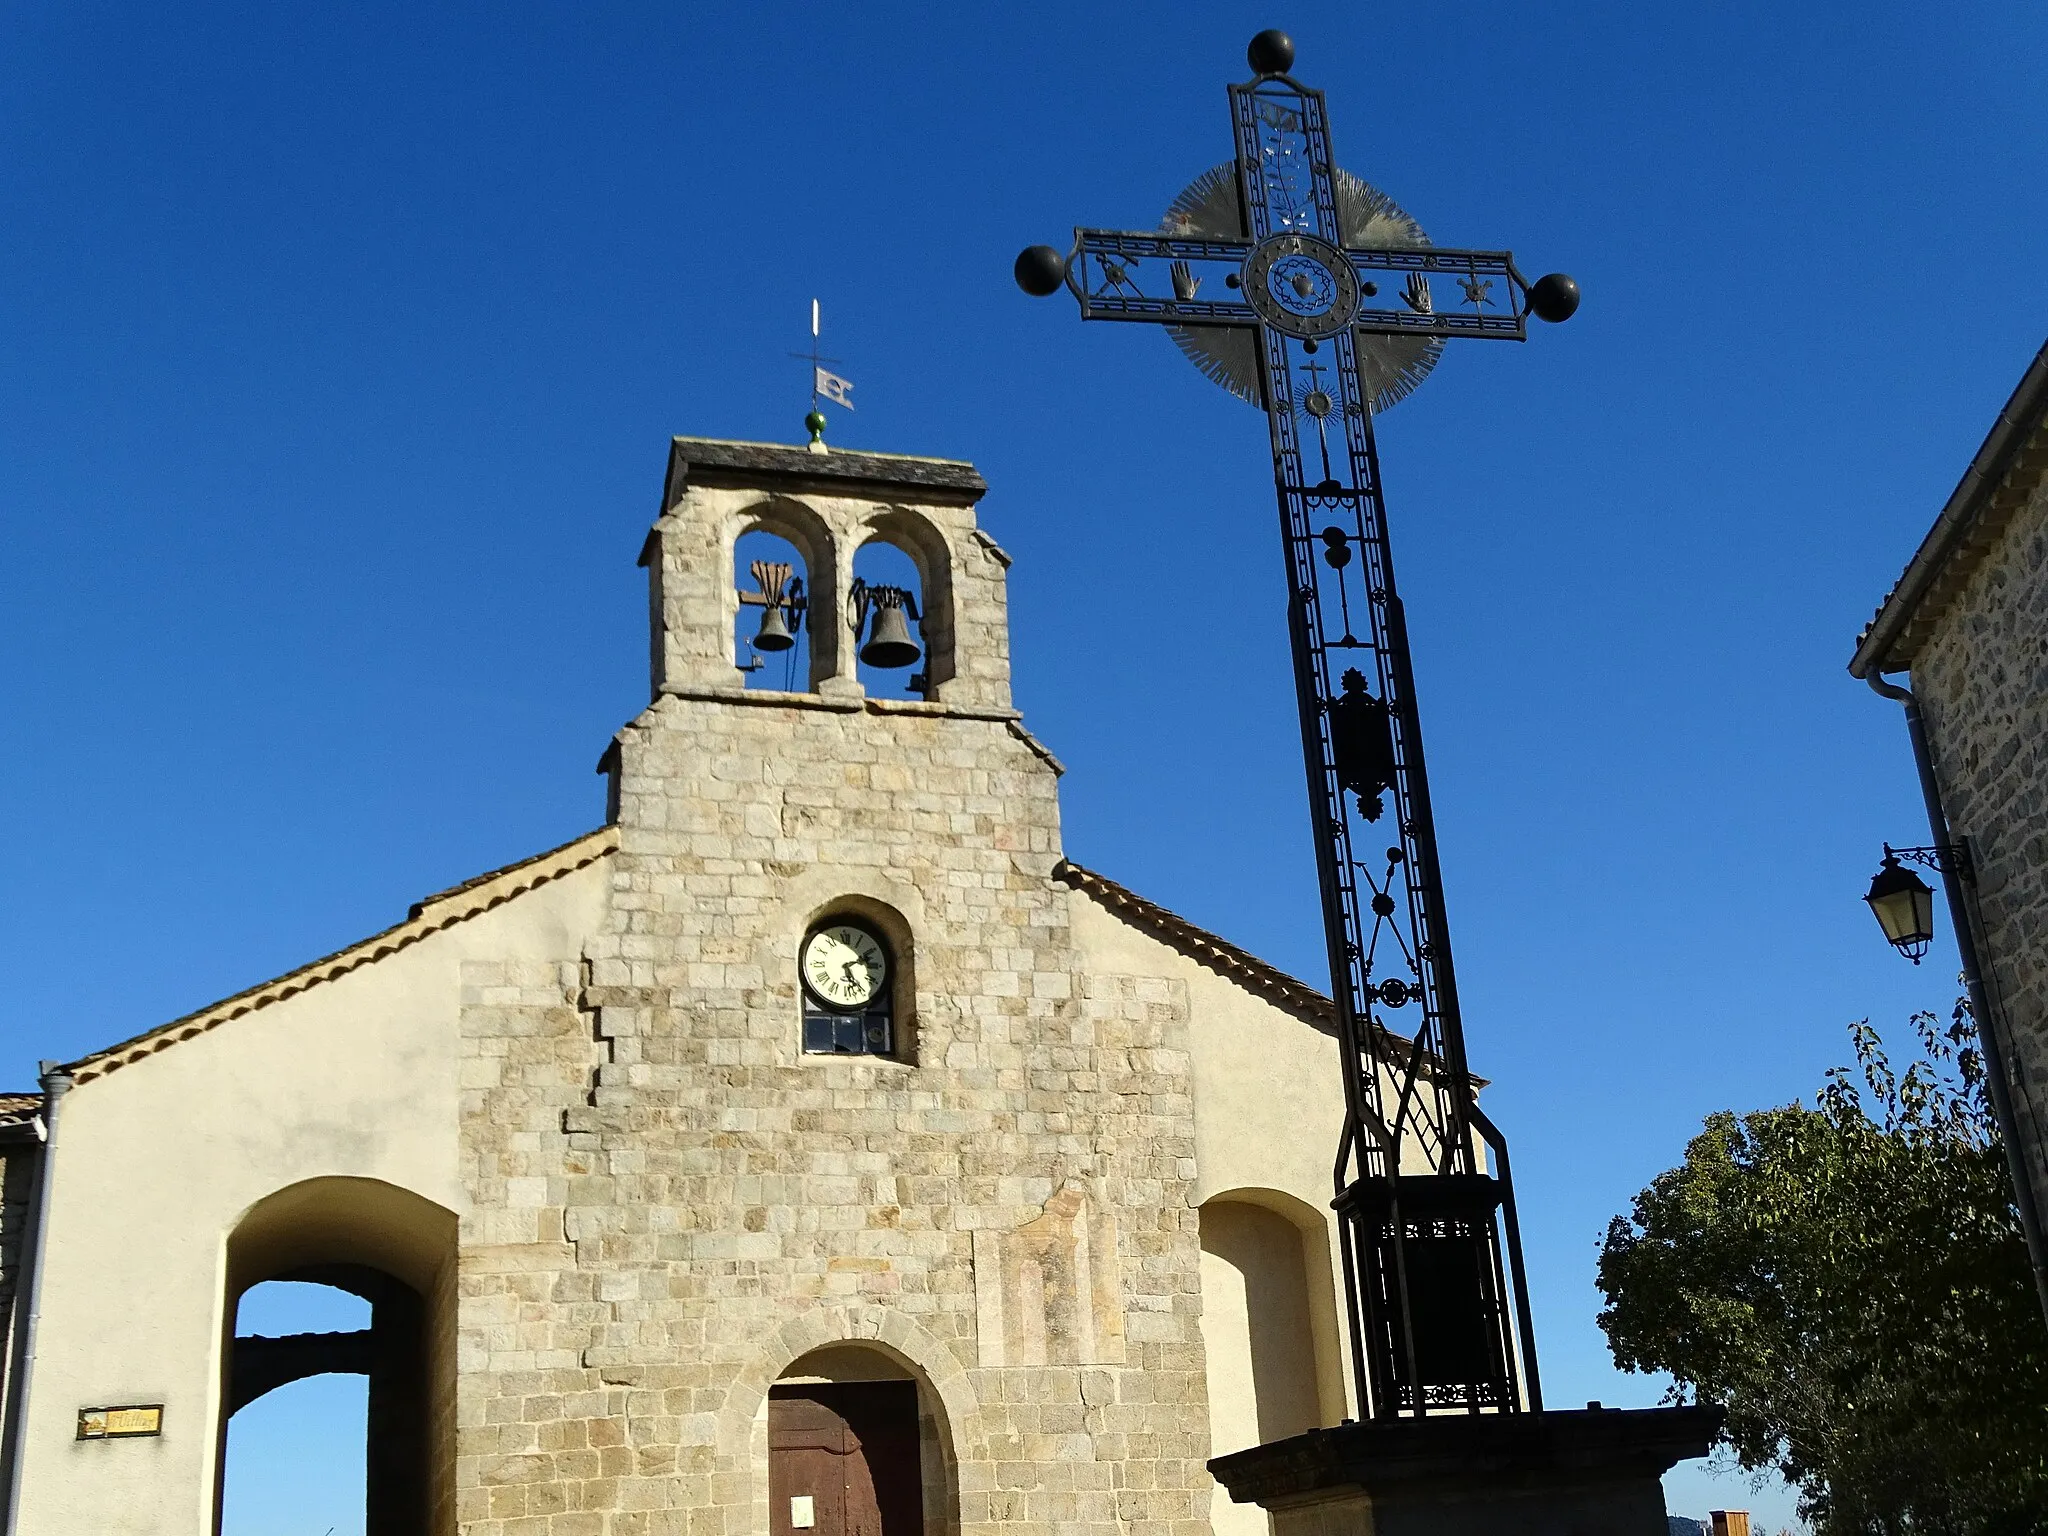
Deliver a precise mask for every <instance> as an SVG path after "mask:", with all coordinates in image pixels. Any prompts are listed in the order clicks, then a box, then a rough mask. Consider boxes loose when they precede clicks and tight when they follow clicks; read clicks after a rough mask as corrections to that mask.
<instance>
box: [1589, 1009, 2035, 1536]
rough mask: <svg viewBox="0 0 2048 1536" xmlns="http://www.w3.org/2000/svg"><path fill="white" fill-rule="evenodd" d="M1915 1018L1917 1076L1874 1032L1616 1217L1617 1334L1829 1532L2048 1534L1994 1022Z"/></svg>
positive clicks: (1689, 1158)
mask: <svg viewBox="0 0 2048 1536" xmlns="http://www.w3.org/2000/svg"><path fill="white" fill-rule="evenodd" d="M1913 1023H1914V1026H1915V1028H1916V1031H1917V1032H1918V1034H1919V1036H1920V1043H1921V1046H1922V1048H1923V1049H1922V1059H1920V1060H1918V1061H1915V1062H1913V1063H1912V1065H1911V1066H1909V1067H1908V1068H1907V1070H1906V1072H1905V1074H1904V1075H1903V1076H1899V1075H1897V1074H1895V1073H1894V1072H1893V1070H1892V1067H1891V1065H1890V1063H1889V1062H1888V1061H1887V1059H1886V1056H1885V1052H1884V1048H1883V1045H1882V1042H1880V1040H1879V1039H1878V1037H1877V1034H1876V1032H1875V1031H1873V1030H1872V1029H1871V1028H1870V1026H1869V1024H1868V1022H1867V1021H1866V1022H1864V1023H1861V1024H1858V1025H1856V1026H1854V1027H1853V1028H1852V1029H1851V1031H1850V1034H1851V1037H1852V1039H1853V1040H1854V1043H1855V1051H1856V1058H1857V1067H1856V1068H1855V1069H1850V1068H1842V1067H1838V1068H1836V1069H1835V1070H1833V1071H1831V1072H1830V1073H1829V1074H1828V1084H1827V1086H1826V1087H1825V1088H1824V1089H1823V1090H1822V1091H1821V1093H1820V1094H1819V1095H1818V1097H1817V1098H1816V1100H1815V1102H1814V1104H1813V1105H1812V1106H1811V1107H1808V1106H1805V1105H1801V1104H1791V1105H1786V1106H1784V1107H1782V1108H1778V1109H1766V1110H1759V1111H1757V1112H1756V1113H1754V1114H1748V1115H1741V1116H1738V1115H1735V1114H1732V1113H1727V1112H1723V1113H1719V1114H1715V1115H1710V1116H1709V1117H1708V1118H1707V1121H1706V1124H1705V1126H1704V1127H1703V1128H1702V1129H1701V1131H1700V1133H1699V1134H1698V1135H1697V1136H1695V1137H1694V1138H1693V1140H1692V1142H1691V1144H1690V1145H1689V1146H1687V1148H1686V1151H1685V1162H1684V1163H1683V1164H1682V1165H1681V1166H1680V1167H1677V1168H1674V1169H1672V1170H1671V1171H1670V1172H1668V1173H1664V1174H1660V1175H1659V1176H1658V1177H1657V1178H1656V1179H1655V1180H1654V1181H1653V1182H1652V1183H1651V1185H1650V1187H1649V1188H1648V1189H1645V1190H1644V1191H1643V1192H1642V1193H1641V1194H1639V1195H1637V1196H1636V1198H1635V1203H1634V1208H1633V1211H1632V1213H1631V1215H1630V1216H1628V1217H1616V1218H1615V1219H1614V1221H1613V1222H1612V1223H1610V1224H1609V1226H1608V1229H1607V1237H1606V1241H1605V1242H1604V1243H1603V1244H1602V1245H1601V1250H1600V1269H1599V1285H1600V1289H1601V1291H1602V1293H1603V1294H1604V1295H1605V1297H1606V1302H1607V1304H1606V1307H1605V1308H1604V1309H1603V1310H1602V1312H1601V1314H1600V1326H1601V1327H1602V1328H1603V1329H1604V1330H1605V1331H1606V1333H1607V1339H1608V1343H1609V1345H1610V1347H1611V1348H1612V1349H1613V1351H1614V1359H1615V1363H1616V1364H1617V1365H1619V1366H1621V1367H1622V1368H1623V1369H1624V1370H1632V1371H1665V1372H1668V1373H1669V1374H1670V1375H1671V1376H1672V1377H1673V1378H1674V1380H1675V1381H1676V1383H1677V1385H1676V1386H1675V1387H1674V1388H1673V1389H1672V1391H1671V1392H1670V1393H1669V1394H1668V1396H1669V1397H1670V1398H1671V1399H1672V1400H1673V1401H1685V1400H1688V1399H1693V1400H1697V1401H1700V1402H1706V1403H1716V1404H1719V1405H1720V1406H1721V1407H1722V1408H1724V1409H1725V1410H1726V1412H1727V1415H1728V1418H1727V1426H1726V1430H1725V1434H1726V1438H1727V1441H1728V1443H1729V1446H1730V1448H1731V1449H1732V1450H1733V1452H1734V1454H1735V1457H1736V1459H1737V1460H1738V1461H1739V1462H1740V1463H1741V1464H1742V1465H1743V1466H1744V1467H1746V1468H1748V1469H1750V1470H1752V1471H1754V1470H1759V1469H1762V1468H1765V1467H1775V1468H1776V1469H1777V1470H1778V1471H1780V1472H1781V1473H1782V1474H1783V1475H1784V1476H1785V1478H1786V1479H1787V1480H1788V1481H1790V1482H1791V1483H1793V1484H1794V1485H1795V1486H1796V1487H1797V1488H1798V1489H1799V1490H1800V1512H1801V1513H1802V1515H1804V1516H1805V1518H1806V1519H1807V1520H1809V1521H1811V1522H1812V1523H1813V1524H1814V1526H1815V1527H1816V1528H1817V1529H1818V1530H1820V1531H1822V1532H1825V1533H1827V1536H1848V1533H1851V1532H1855V1533H1864V1532H1870V1533H1881V1536H1951V1533H1953V1536H2017V1533H2048V1327H2044V1325H2043V1323H2042V1318H2041V1314H2040V1312H2039V1310H2038V1308H2037V1306H2036V1303H2035V1297H2034V1287H2033V1283H2032V1279H2031V1276H2030V1273H2029V1270H2028V1268H2027V1258H2026V1247H2025V1243H2024V1241H2023V1239H2022V1237H2021V1235H2020V1227H2019V1218H2018V1215H2017V1213H2016V1212H2015V1210H2014V1209H2013V1206H2012V1196H2011V1186H2010V1184H2009V1183H2008V1181H2007V1174H2006V1164H2005V1154H2004V1151H2003V1149H2002V1147H2001V1146H2000V1144H1999V1140H1998V1135H1997V1129H1996V1126H1995V1123H1994V1122H1993V1120H1992V1118H1991V1114H1990V1112H1989V1110H1988V1108H1987V1107H1986V1104H1985V1098H1984V1092H1983V1067H1982V1062H1981V1060H1980V1059H1979V1057H1978V1055H1977V1053H1976V1051H1975V1050H1974V1049H1973V1048H1972V1046H1971V1045H1970V1043H1969V1042H1971V1041H1972V1040H1973V1039H1974V1038H1975V1031H1974V1027H1973V1025H1972V1023H1971V1020H1970V1016H1969V1013H1968V1009H1967V1006H1966V1005H1965V1004H1961V1003H1959V1004H1958V1005H1957V1007H1956V1011H1955V1014H1954V1016H1953V1017H1952V1018H1951V1019H1950V1020H1949V1021H1948V1022H1947V1023H1946V1024H1943V1023H1941V1022H1939V1021H1938V1020H1937V1019H1936V1018H1935V1016H1934V1015H1933V1014H1921V1015H1918V1016H1916V1017H1915V1019H1914V1021H1913ZM1859 1079H1860V1082H1859ZM1873 1111H1874V1112H1875V1114H1874V1117H1873Z"/></svg>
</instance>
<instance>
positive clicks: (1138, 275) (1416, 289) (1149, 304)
mask: <svg viewBox="0 0 2048 1536" xmlns="http://www.w3.org/2000/svg"><path fill="white" fill-rule="evenodd" d="M1252 250H1253V243H1252V242H1251V241H1249V240H1218V239H1211V238H1199V237H1188V236H1181V235H1174V234H1171V233H1166V232H1139V231H1133V230H1114V229H1078V230H1076V231H1075V232H1074V248H1073V252H1072V254H1071V255H1070V256H1068V257H1067V259H1066V266H1065V281H1066V285H1067V287H1068V289H1069V290H1070V291H1071V292H1072V293H1073V295H1074V297H1075V298H1077V299H1079V300H1080V302H1081V317H1082V318H1083V319H1084V320H1126V321H1150V322H1153V323H1157V324H1165V325H1187V326H1243V327H1246V328H1250V327H1254V326H1256V325H1257V324H1258V323H1259V316H1258V314H1257V313H1256V312H1255V311H1254V310H1253V308H1252V307H1251V305H1249V304H1247V303H1246V302H1245V300H1244V298H1243V295H1242V293H1241V291H1240V289H1239V288H1238V287H1237V284H1238V282H1239V281H1240V280H1241V274H1242V272H1243V269H1244V265H1245V262H1246V260H1247V258H1249V257H1250V255H1251V253H1252ZM1344 254H1345V255H1346V256H1347V257H1348V258H1350V262H1351V266H1352V269H1353V270H1354V271H1355V272H1356V273H1357V274H1358V280H1359V291H1360V294H1361V296H1362V302H1361V303H1360V306H1359V310H1358V317H1357V320H1356V321H1355V322H1354V324H1353V326H1352V329H1354V330H1357V331H1362V332H1365V333H1367V334H1370V335H1380V336H1438V337H1452V336H1457V337H1474V338H1479V339H1485V340H1495V341H1522V340H1525V339H1526V338H1527V335H1528V326H1527V320H1528V315H1529V282H1528V279H1526V278H1524V277H1523V276H1522V274H1521V273H1520V272H1519V271H1517V270H1516V269H1515V259H1514V257H1513V256H1512V255H1511V254H1510V253H1508V252H1507V251H1476V250H1462V249H1455V248H1450V247H1445V246H1427V245H1422V246H1418V245H1403V246H1353V247H1347V248H1346V249H1345V252H1344ZM1431 278H1438V279H1446V280H1448V281H1447V282H1442V281H1440V282H1438V283H1437V284H1435V285H1431V283H1430V279H1431ZM1057 282H1058V279H1057V278H1055V279H1054V283H1055V285H1056V284H1057ZM1439 290H1441V291H1439ZM1383 291H1384V299H1383V301H1382V302H1374V301H1375V299H1380V298H1381V296H1382V293H1383ZM1439 306H1441V307H1439Z"/></svg>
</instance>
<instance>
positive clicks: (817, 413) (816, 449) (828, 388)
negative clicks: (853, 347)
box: [789, 299, 853, 453]
mask: <svg viewBox="0 0 2048 1536" xmlns="http://www.w3.org/2000/svg"><path fill="white" fill-rule="evenodd" d="M789 355H790V356H791V357H797V358H805V359H808V360H809V362H810V365H811V408H810V411H809V412H808V413H807V414H806V415H805V417H804V427H805V429H806V430H807V431H808V432H809V433H810V434H811V440H810V442H809V443H807V444H806V445H805V446H806V447H808V448H809V449H810V450H811V451H812V452H813V453H823V452H825V413H824V412H823V411H821V410H819V409H818V405H819V402H821V401H824V400H830V401H831V402H832V403H833V404H834V405H843V406H845V407H846V408H847V409H848V410H849V411H850V410H852V409H853V399H852V394H853V380H851V379H842V378H841V377H840V376H839V375H838V374H836V373H832V372H829V371H827V369H826V368H825V364H827V363H836V362H838V361H839V359H838V358H836V357H825V356H823V355H821V354H820V353H819V351H818V301H817V300H816V299H813V300H811V350H810V351H808V352H792V353H790V354H789Z"/></svg>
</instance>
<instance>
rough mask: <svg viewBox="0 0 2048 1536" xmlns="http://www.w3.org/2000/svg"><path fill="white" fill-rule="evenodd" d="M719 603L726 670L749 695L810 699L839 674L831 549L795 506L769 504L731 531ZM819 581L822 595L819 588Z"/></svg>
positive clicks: (809, 514)
mask: <svg viewBox="0 0 2048 1536" xmlns="http://www.w3.org/2000/svg"><path fill="white" fill-rule="evenodd" d="M729 548H730V549H731V552H732V568H731V570H730V571H729V572H728V581H727V583H726V589H725V598H726V611H727V613H728V614H730V615H731V623H732V656H733V665H734V667H735V668H737V669H738V672H739V676H740V679H741V681H742V682H743V683H744V685H745V686H746V687H748V688H756V689H768V690H773V691H777V692H787V693H815V692H816V691H817V690H818V685H819V684H820V682H822V681H823V680H824V679H826V678H830V677H836V676H838V675H839V672H840V670H841V659H840V658H841V655H842V651H841V645H840V642H841V638H842V637H841V635H840V634H839V632H838V629H837V620H836V617H835V615H836V613H837V611H838V603H837V601H836V599H835V594H834V593H833V591H832V580H831V572H832V571H833V570H834V569H835V567H836V564H837V560H836V556H835V542H834V539H833V536H832V533H831V531H830V530H829V529H828V528H827V527H826V525H825V521H824V519H823V518H821V517H819V516H818V514H817V513H816V512H814V511H813V510H812V509H811V508H810V507H808V506H805V505H804V504H803V503H802V502H801V501H797V500H794V499H792V498H789V497H774V498H771V499H768V500H765V501H762V502H759V503H757V504H755V505H753V506H751V507H748V508H747V509H746V510H745V511H744V512H743V513H741V514H740V515H739V517H738V519H737V520H736V521H735V522H734V523H733V524H732V537H731V542H730V545H729ZM821 579H822V583H823V585H822V587H821V586H820V580H821Z"/></svg>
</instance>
